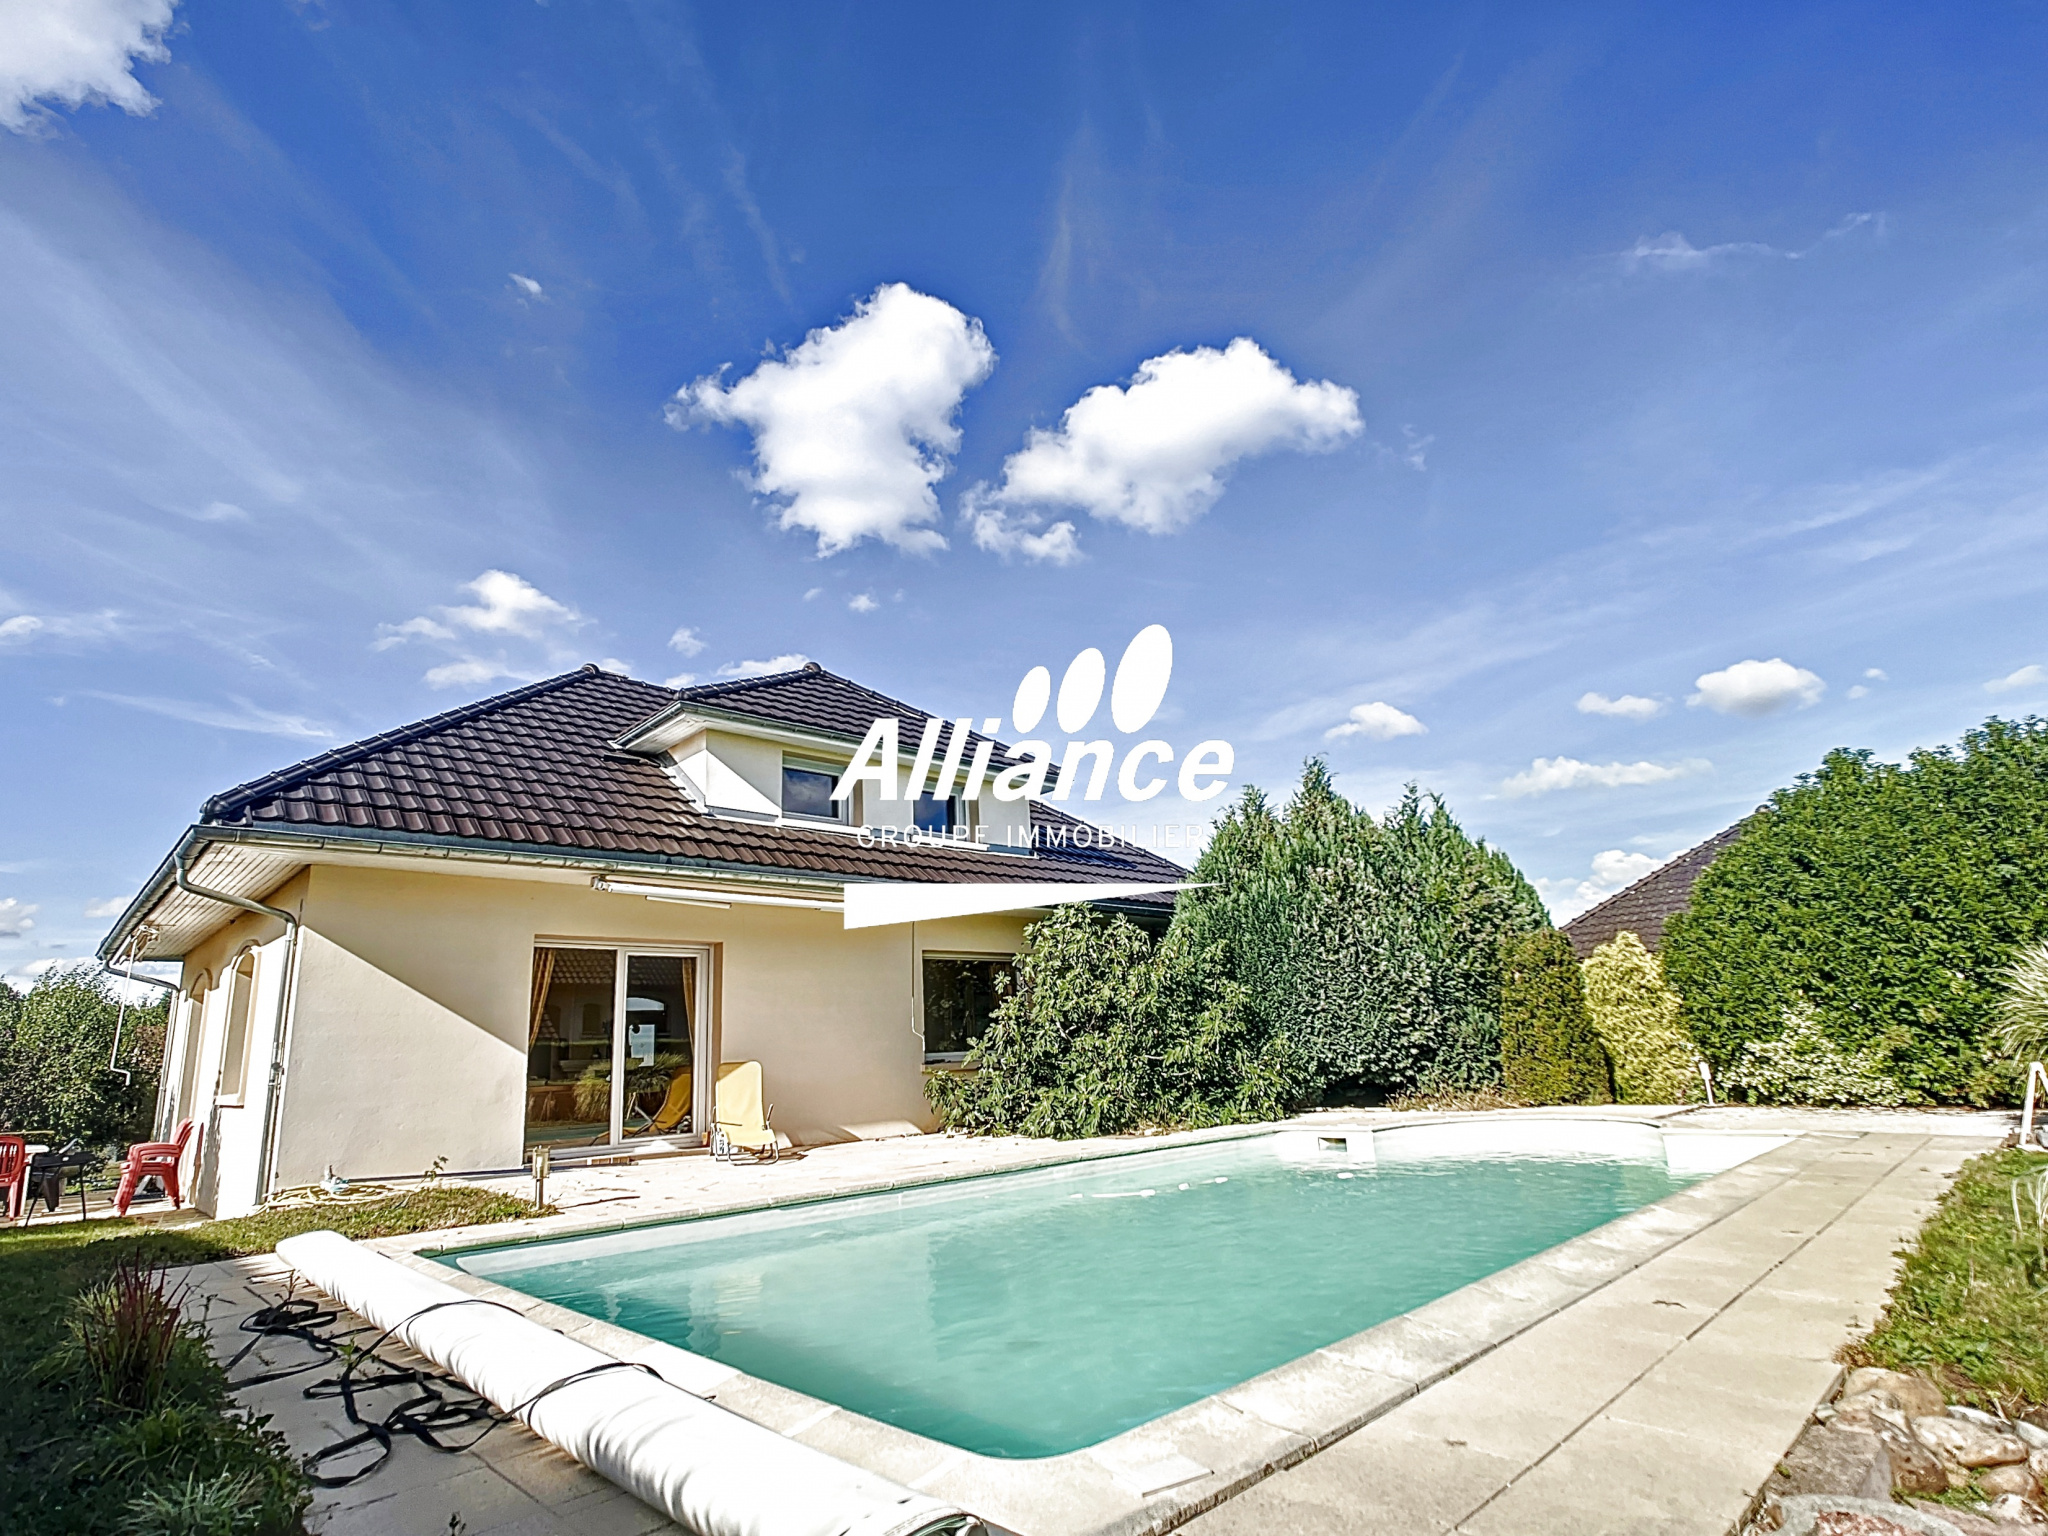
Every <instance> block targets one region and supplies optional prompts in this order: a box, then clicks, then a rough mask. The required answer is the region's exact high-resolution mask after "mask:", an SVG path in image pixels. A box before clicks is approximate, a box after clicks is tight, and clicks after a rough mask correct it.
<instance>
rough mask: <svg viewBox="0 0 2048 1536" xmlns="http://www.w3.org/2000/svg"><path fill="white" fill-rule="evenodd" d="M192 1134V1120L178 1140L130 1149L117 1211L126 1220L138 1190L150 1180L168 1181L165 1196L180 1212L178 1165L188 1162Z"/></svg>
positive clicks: (140, 1144)
mask: <svg viewBox="0 0 2048 1536" xmlns="http://www.w3.org/2000/svg"><path fill="white" fill-rule="evenodd" d="M192 1130H193V1123H192V1122H191V1121H190V1120H184V1121H180V1122H179V1125H178V1134H177V1136H176V1138H175V1139H173V1140H171V1141H138V1142H137V1143H136V1144H135V1145H134V1146H132V1147H130V1148H129V1149H128V1160H127V1161H126V1162H124V1163H122V1164H121V1188H120V1190H119V1191H118V1192H117V1193H116V1194H115V1196H114V1209H116V1210H117V1211H119V1212H120V1213H121V1214H122V1215H123V1216H126V1215H127V1214H128V1204H129V1202H130V1201H132V1200H133V1199H134V1198H135V1188H136V1186H137V1185H138V1184H140V1183H141V1182H142V1181H143V1180H144V1179H149V1178H157V1179H162V1180H163V1181H164V1193H165V1194H167V1195H169V1196H170V1197H171V1209H172V1210H174V1211H175V1210H176V1209H178V1207H179V1206H180V1205H181V1204H182V1203H183V1197H182V1195H181V1194H180V1192H179V1189H178V1164H179V1163H181V1162H183V1161H184V1158H185V1143H186V1142H188V1141H190V1140H191V1139H192Z"/></svg>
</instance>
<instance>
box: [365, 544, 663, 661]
mask: <svg viewBox="0 0 2048 1536" xmlns="http://www.w3.org/2000/svg"><path fill="white" fill-rule="evenodd" d="M462 590H463V591H465V592H468V593H470V594H472V595H473V596H474V597H475V598H476V599H477V600H476V601H475V602H474V603H463V604H457V605H455V606H453V607H447V608H437V609H435V610H434V613H433V614H432V615H428V614H421V615H420V616H419V617H417V618H412V619H407V620H406V621H405V622H404V623H402V624H380V625H378V626H377V638H376V639H375V640H374V641H372V642H371V648H372V649H373V650H379V651H388V650H390V649H391V648H392V647H393V646H398V645H405V644H408V643H410V642H412V641H416V640H418V641H425V642H427V643H429V644H431V645H435V646H438V647H440V648H441V649H443V650H446V651H451V652H453V653H454V659H453V660H450V661H445V662H442V663H441V664H440V665H438V666H435V667H430V668H428V670H427V672H426V682H427V685H428V686H429V687H431V688H455V687H479V686H481V685H483V684H485V683H490V682H495V681H496V680H498V679H499V678H511V679H515V680H518V681H523V682H530V681H532V680H534V679H535V678H539V677H544V676H546V675H547V673H548V671H549V670H551V669H559V668H562V667H564V666H568V665H572V664H573V663H574V662H575V660H576V657H577V655H578V652H577V651H576V649H575V647H574V646H573V644H572V643H571V641H572V640H573V638H574V636H575V634H576V632H577V631H578V630H579V629H581V628H583V627H584V626H585V625H586V624H588V623H589V622H590V621H589V620H588V619H586V618H584V616H583V615H582V614H580V613H578V612H577V611H576V610H575V609H574V608H572V607H570V606H569V605H568V604H567V603H562V602H557V601H556V600H555V599H554V598H552V597H549V596H548V595H547V593H545V592H543V591H541V590H540V588H538V587H536V586H535V585H534V584H533V583H532V582H530V581H528V580H526V578H525V577H523V576H515V575H514V574H513V573H512V572H510V571H497V570H491V571H485V572H484V573H483V574H482V575H481V576H479V577H477V578H476V579H475V580H474V581H470V582H465V583H464V584H463V587H462ZM679 633H680V632H679ZM480 639H487V640H493V641H497V642H499V645H498V646H497V648H496V649H495V650H494V651H490V652H488V653H487V652H486V651H485V650H484V648H482V647H480V646H479V645H478V644H477V641H478V640H480ZM670 643H671V644H673V643H674V641H673V639H671V642H670ZM514 650H517V651H518V652H520V653H521V654H520V655H519V656H518V657H516V658H515V657H514V655H513V652H514ZM601 665H604V666H605V667H606V668H607V670H614V671H625V670H626V667H625V664H624V663H623V662H618V661H606V662H604V663H601Z"/></svg>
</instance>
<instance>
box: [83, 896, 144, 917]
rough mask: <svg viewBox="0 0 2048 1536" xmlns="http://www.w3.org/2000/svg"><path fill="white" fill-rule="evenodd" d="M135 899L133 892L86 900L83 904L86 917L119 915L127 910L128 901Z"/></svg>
mask: <svg viewBox="0 0 2048 1536" xmlns="http://www.w3.org/2000/svg"><path fill="white" fill-rule="evenodd" d="M134 899H135V897H134V895H133V893H131V894H129V895H126V896H109V897H108V898H107V899H106V900H105V901H88V902H87V903H86V904H85V915H86V916H87V917H119V916H120V915H121V914H122V913H123V912H126V911H127V910H128V903H129V902H131V901H133V900H134Z"/></svg>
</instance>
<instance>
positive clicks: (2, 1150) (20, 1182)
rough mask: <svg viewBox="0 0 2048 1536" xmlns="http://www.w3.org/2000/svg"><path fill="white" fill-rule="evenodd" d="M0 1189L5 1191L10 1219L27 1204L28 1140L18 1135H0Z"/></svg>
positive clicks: (19, 1212)
mask: <svg viewBox="0 0 2048 1536" xmlns="http://www.w3.org/2000/svg"><path fill="white" fill-rule="evenodd" d="M0 1190H5V1191H6V1192H7V1219H8V1220H9V1221H12V1220H14V1219H15V1217H17V1216H19V1215H20V1214H21V1212H22V1208H23V1207H24V1206H26V1205H27V1204H28V1142H27V1141H25V1140H23V1139H22V1138H21V1137H19V1136H0Z"/></svg>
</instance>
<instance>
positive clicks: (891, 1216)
mask: <svg viewBox="0 0 2048 1536" xmlns="http://www.w3.org/2000/svg"><path fill="white" fill-rule="evenodd" d="M1559 1129H1560V1127H1559V1124H1558V1122H1527V1123H1524V1126H1523V1128H1521V1129H1519V1130H1518V1129H1516V1128H1514V1127H1511V1126H1498V1125H1496V1126H1493V1127H1489V1128H1488V1129H1487V1130H1486V1131H1485V1132H1483V1133H1481V1132H1478V1131H1477V1130H1476V1129H1475V1128H1474V1127H1471V1126H1469V1125H1447V1126H1434V1127H1432V1126H1419V1127H1411V1128H1404V1129H1401V1130H1397V1131H1381V1132H1378V1133H1377V1134H1375V1133H1372V1132H1357V1131H1353V1132H1350V1133H1348V1134H1337V1135H1330V1136H1325V1135H1316V1134H1311V1133H1303V1132H1286V1133H1279V1134H1264V1135H1257V1136H1250V1137H1245V1138H1240V1139H1236V1140H1232V1141H1228V1142H1222V1143H1212V1144H1209V1145H1204V1146H1196V1147H1188V1148H1179V1149H1175V1150H1170V1151H1158V1152H1144V1153H1138V1154H1133V1155H1124V1156H1116V1157H1109V1158H1102V1159H1098V1160H1095V1161H1090V1162H1080V1163H1070V1164H1065V1165H1062V1166H1059V1167H1055V1168H1050V1169H1040V1170H1037V1171H1033V1172H1028V1173H1011V1174H999V1175H992V1176H987V1177H981V1178H973V1179H964V1180H959V1181H955V1182H952V1183H947V1184H940V1185H935V1186H928V1187H924V1188H919V1189H914V1190H907V1191H900V1192H893V1193H889V1194H876V1195H861V1196H851V1197H845V1198H840V1199H833V1200H823V1201H818V1202H814V1203H811V1204H806V1205H801V1206H795V1207H787V1208H782V1209H777V1210H770V1211H759V1212H750V1213H745V1214H740V1215H731V1216H716V1217H705V1218H699V1219H696V1220H690V1221H683V1222H675V1223H670V1224H667V1225H662V1226H653V1227H645V1228H639V1229H634V1230H629V1231H624V1232H614V1233H608V1234H605V1235H602V1236H594V1237H582V1238H570V1239H562V1240H556V1241H552V1242H538V1243H531V1244H525V1245H518V1246H506V1247H500V1248H488V1249H472V1250H468V1251H464V1252H459V1253H453V1254H449V1255H446V1256H444V1262H447V1263H451V1264H454V1265H456V1266H458V1267H460V1268H461V1269H463V1270H465V1271H467V1272H468V1273H470V1274H473V1275H476V1276H479V1277H480V1278H484V1279H488V1280H491V1281H494V1282H496V1283H497V1284H500V1285H505V1286H509V1287H511V1288H513V1289H515V1290H519V1291H522V1292H525V1293H526V1294H528V1295H531V1296H536V1297H539V1298H541V1299H543V1300H546V1301H550V1302H553V1303H556V1304H557V1305H560V1306H563V1307H567V1308H570V1309H572V1310H574V1311H577V1312H581V1313H584V1314H586V1315H588V1316H592V1317H598V1318H602V1319H604V1320H606V1321H608V1322H611V1323H615V1324H617V1325H619V1326H620V1327H623V1328H627V1329H630V1330H633V1331H634V1332H636V1333H640V1334H645V1335H648V1336H651V1337H653V1338H656V1339H660V1340H663V1341H665V1342H667V1343H670V1344H674V1345H676V1346H678V1347H680V1348H683V1349H687V1350H690V1351H692V1352H694V1353H696V1354H699V1355H704V1356H708V1357H710V1358H712V1359H715V1360H718V1361H721V1362H723V1363H725V1364H726V1365H729V1366H732V1367H734V1368H736V1369H738V1370H740V1371H743V1372H745V1373H747V1374H748V1375H750V1376H755V1377H760V1378H763V1379H765V1380H767V1381H770V1382H774V1383H777V1384H779V1385H781V1386H784V1387H788V1388H791V1389H793V1390H795V1391H799V1392H803V1393H806V1394H808V1395H810V1396H812V1397H815V1398H819V1399H823V1400H824V1401H825V1402H828V1403H833V1404H837V1405H839V1406H841V1407H843V1408H847V1409H851V1410H852V1411H854V1412H856V1413H859V1414H863V1415H866V1416H867V1417H869V1418H873V1419H878V1420H881V1421H883V1422H885V1423H888V1424H892V1425H895V1426H898V1427H899V1428H902V1429H905V1430H908V1431H911V1432H912V1433H915V1434H918V1435H922V1436H925V1437H928V1438H930V1439H933V1440H939V1441H943V1442H945V1443H947V1444H950V1445H954V1446H957V1447H960V1448H962V1449H965V1450H969V1451H973V1452H976V1453H979V1454H981V1455H984V1456H991V1457H1002V1458H1019V1457H1041V1456H1053V1455H1059V1454H1061V1453H1064V1452H1068V1451H1073V1450H1076V1449H1079V1448H1081V1447H1084V1446H1091V1445H1094V1444H1096V1443H1097V1442H1100V1441H1102V1440H1105V1439H1107V1438H1109V1437H1110V1436H1113V1435H1117V1434H1119V1433H1121V1432H1123V1431H1125V1430H1128V1429H1131V1428H1133V1427H1134V1426H1137V1425H1140V1424H1144V1423H1147V1422H1149V1421H1151V1420H1153V1419H1156V1418H1158V1417H1160V1416H1161V1415H1163V1414H1166V1413H1170V1412H1172V1411H1173V1410H1175V1409H1177V1408H1181V1407H1184V1406H1186V1405H1188V1404H1190V1403H1194V1402H1196V1401H1198V1400H1200V1399H1202V1398H1205V1397H1208V1396H1210V1395H1211V1394H1214V1393H1217V1392H1220V1391H1224V1390H1226V1389H1228V1388H1230V1387H1233V1386H1235V1385H1237V1384H1238V1383H1240V1382H1243V1381H1246V1380H1247V1379H1249V1378H1251V1377H1254V1376H1257V1375H1259V1374H1260V1373H1261V1372H1264V1371H1267V1370H1270V1369H1272V1368H1274V1367H1275V1366H1278V1365H1281V1364H1283V1363H1285V1362H1287V1361H1289V1360H1293V1359H1295V1358H1297V1357H1299V1356H1302V1355H1306V1354H1309V1353H1310V1352H1312V1351H1314V1350H1316V1349H1319V1348H1321V1347H1323V1346H1325V1345H1329V1344H1332V1343H1335V1342H1336V1341H1338V1340H1340V1339H1343V1338H1346V1337H1348V1336H1349V1335H1352V1334H1355V1333H1358V1332H1360V1331H1361V1330H1364V1329H1366V1328H1369V1327H1371V1326H1373V1325H1374V1324H1376V1323H1380V1322H1384V1321H1386V1320H1388V1319H1390V1318H1394V1317H1398V1316H1400V1315H1401V1314H1403V1313H1405V1312H1408V1311H1411V1310H1413V1309H1414V1308H1416V1307H1418V1306H1421V1305H1422V1304H1424V1303H1426V1302H1429V1301H1432V1300H1435V1299H1436V1298H1438V1297H1441V1296H1444V1295H1447V1294H1448V1293H1449V1292H1451V1291H1454V1290H1456V1289H1458V1288H1459V1287H1461V1286H1464V1285H1466V1284H1468V1283H1470V1282H1472V1281H1474V1280H1478V1279H1480V1278H1482V1277H1484V1276H1487V1275H1490V1274H1493V1273H1494V1272H1496V1271H1498V1270H1500V1269H1503V1268H1505V1267H1506V1266H1508V1265H1511V1264H1514V1263H1516V1262H1518V1261H1520V1260H1522V1259H1525V1258H1528V1257H1530V1256H1531V1255H1534V1254H1536V1253H1540V1252H1542V1251H1543V1250H1545V1249H1547V1248H1550V1247H1553V1246H1554V1245H1556V1244H1558V1243H1561V1242H1564V1241H1565V1240H1567V1239H1569V1238H1572V1237H1576V1236H1578V1235H1579V1234H1581V1233H1585V1232H1588V1231H1590V1230H1592V1229H1593V1228H1595V1227H1598V1226H1601V1225H1603V1224H1604V1223H1606V1222H1608V1221H1611V1220H1613V1219H1614V1218H1616V1217H1618V1216H1622V1215H1625V1214H1627V1213H1628V1212H1630V1211H1634V1210H1637V1209H1639V1208H1640V1207H1642V1206H1645V1205H1648V1204H1650V1203H1652V1202H1654V1201H1657V1200H1659V1199H1662V1198H1664V1197H1665V1196H1667V1195H1670V1194H1673V1193H1675V1192H1676V1191H1678V1190H1680V1189H1683V1188H1684V1187H1686V1186H1687V1185H1688V1184H1690V1183H1693V1182H1695V1181H1697V1180H1698V1179H1700V1178H1703V1177H1705V1176H1706V1175H1708V1174H1710V1173H1713V1172H1718V1171H1720V1170H1721V1169H1723V1168H1726V1167H1731V1166H1733V1165H1734V1164H1735V1163H1737V1162H1740V1161H1743V1160H1744V1159H1746V1158H1748V1157H1750V1156H1753V1155H1755V1153H1756V1152H1758V1151H1761V1150H1764V1148H1765V1147H1767V1146H1773V1145H1776V1144H1778V1143H1779V1142H1780V1141H1781V1140H1782V1138H1777V1137H1767V1138H1754V1137H1734V1136H1705V1137H1695V1138H1690V1139H1687V1138H1684V1137H1681V1136H1676V1135H1672V1134H1667V1133H1662V1132H1659V1131H1658V1130H1657V1129H1655V1128H1653V1127H1648V1126H1643V1125H1640V1124H1621V1123H1614V1124H1608V1125H1605V1126H1601V1127H1597V1128H1595V1129H1593V1130H1591V1131H1587V1130H1586V1129H1585V1124H1584V1123H1580V1127H1579V1129H1578V1130H1577V1131H1576V1132H1574V1133H1573V1134H1572V1135H1570V1136H1565V1137H1561V1136H1560V1134H1559Z"/></svg>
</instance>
